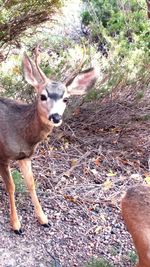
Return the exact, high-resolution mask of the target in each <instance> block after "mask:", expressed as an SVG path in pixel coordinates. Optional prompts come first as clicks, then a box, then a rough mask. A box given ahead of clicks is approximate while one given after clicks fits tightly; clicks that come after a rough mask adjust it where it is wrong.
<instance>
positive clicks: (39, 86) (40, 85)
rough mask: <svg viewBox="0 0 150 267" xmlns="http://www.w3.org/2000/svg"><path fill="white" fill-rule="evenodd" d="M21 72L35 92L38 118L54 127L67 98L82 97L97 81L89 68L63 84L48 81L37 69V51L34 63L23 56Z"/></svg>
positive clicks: (59, 122)
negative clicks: (40, 117)
mask: <svg viewBox="0 0 150 267" xmlns="http://www.w3.org/2000/svg"><path fill="white" fill-rule="evenodd" d="M23 70H24V76H25V79H26V81H27V82H28V83H29V84H31V85H32V86H33V87H34V88H35V90H36V92H37V95H38V112H39V114H40V116H42V118H43V119H44V120H45V121H47V123H50V124H52V125H54V126H59V125H60V124H61V122H62V115H63V113H64V110H65V108H66V104H67V100H68V98H69V97H70V96H71V95H83V94H84V93H85V92H86V90H87V89H88V88H89V87H92V85H93V84H94V83H95V81H96V79H97V74H96V72H95V70H94V69H93V68H91V69H88V70H85V71H82V72H80V73H78V74H76V75H72V76H71V78H69V79H67V82H65V83H62V82H57V81H53V80H50V79H49V78H47V77H46V75H45V74H44V72H43V71H42V70H41V69H40V67H39V62H38V56H37V51H36V56H35V60H34V61H32V60H31V59H30V58H29V57H28V56H27V54H24V57H23Z"/></svg>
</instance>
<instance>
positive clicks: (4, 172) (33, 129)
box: [0, 50, 96, 234]
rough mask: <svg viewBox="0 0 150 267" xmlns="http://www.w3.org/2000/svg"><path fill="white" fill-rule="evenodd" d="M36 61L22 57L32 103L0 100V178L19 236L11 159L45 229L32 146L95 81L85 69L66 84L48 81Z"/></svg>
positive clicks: (45, 134)
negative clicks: (68, 102) (71, 98)
mask: <svg viewBox="0 0 150 267" xmlns="http://www.w3.org/2000/svg"><path fill="white" fill-rule="evenodd" d="M35 52H36V55H35V56H36V57H35V61H34V62H33V61H31V60H30V59H29V57H28V56H27V55H26V54H25V55H24V58H23V70H24V75H25V79H26V81H27V82H28V83H29V84H31V85H32V86H33V87H34V88H35V90H36V92H37V97H36V99H35V102H33V103H32V104H23V103H20V102H17V101H13V100H9V99H5V98H0V175H1V177H2V178H3V181H4V183H5V185H6V189H7V191H8V194H9V201H10V220H11V224H12V228H13V230H14V231H15V232H16V233H17V234H21V225H20V221H19V218H18V214H17V210H16V205H15V197H14V193H15V185H14V182H13V178H12V175H11V172H10V168H9V161H10V160H17V161H18V163H19V166H20V169H21V171H22V174H23V176H24V179H25V182H26V185H27V187H28V190H29V192H30V195H31V199H32V202H33V205H34V209H35V214H36V216H37V218H38V220H39V222H40V223H41V224H42V225H44V226H48V225H49V223H48V219H47V216H46V215H45V214H44V212H43V210H42V207H41V205H40V203H39V200H38V197H37V195H36V190H35V184H34V179H33V173H32V168H31V156H32V154H33V153H34V148H35V146H36V145H37V144H38V143H39V142H40V141H42V140H43V139H44V138H45V137H47V135H48V134H49V133H50V132H51V131H52V129H53V127H54V126H59V125H60V124H61V122H62V115H63V112H64V110H65V108H66V100H67V97H69V96H70V95H73V94H83V93H84V92H85V90H86V89H87V88H88V87H89V86H92V84H93V83H94V82H95V80H96V74H95V71H94V69H90V70H86V71H84V72H81V73H80V74H78V75H76V76H74V78H71V80H68V85H67V84H63V83H61V82H55V81H51V80H50V79H48V78H47V77H46V76H45V74H44V73H43V72H42V70H41V69H40V67H39V66H38V60H37V59H38V58H37V54H38V50H36V51H35Z"/></svg>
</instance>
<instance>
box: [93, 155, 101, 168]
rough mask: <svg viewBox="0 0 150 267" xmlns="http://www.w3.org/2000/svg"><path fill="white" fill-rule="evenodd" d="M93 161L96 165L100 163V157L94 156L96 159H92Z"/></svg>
mask: <svg viewBox="0 0 150 267" xmlns="http://www.w3.org/2000/svg"><path fill="white" fill-rule="evenodd" d="M94 163H95V165H96V166H99V165H100V158H99V157H98V158H96V159H95V160H94Z"/></svg>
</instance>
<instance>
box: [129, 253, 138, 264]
mask: <svg viewBox="0 0 150 267" xmlns="http://www.w3.org/2000/svg"><path fill="white" fill-rule="evenodd" d="M129 259H130V262H131V263H132V264H133V265H134V264H136V262H137V255H136V253H135V251H130V253H129Z"/></svg>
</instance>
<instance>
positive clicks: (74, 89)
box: [66, 68, 98, 95]
mask: <svg viewBox="0 0 150 267" xmlns="http://www.w3.org/2000/svg"><path fill="white" fill-rule="evenodd" d="M97 77H98V74H97V72H96V70H95V69H94V68H90V69H88V70H85V71H82V72H80V73H79V74H78V75H77V76H76V77H74V78H72V79H71V80H69V81H68V82H67V84H66V87H67V91H68V94H70V95H83V94H85V92H86V91H87V89H89V88H91V87H92V86H93V85H94V84H95V82H96V80H97Z"/></svg>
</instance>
